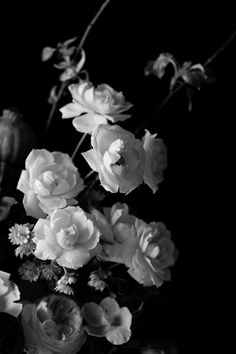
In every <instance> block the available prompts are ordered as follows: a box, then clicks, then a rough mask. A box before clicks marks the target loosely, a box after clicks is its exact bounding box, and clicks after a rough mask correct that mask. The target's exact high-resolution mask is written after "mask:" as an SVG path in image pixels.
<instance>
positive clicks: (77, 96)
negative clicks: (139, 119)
mask: <svg viewBox="0 0 236 354" xmlns="http://www.w3.org/2000/svg"><path fill="white" fill-rule="evenodd" d="M69 90H70V93H71V95H72V98H73V102H72V103H69V104H67V105H66V106H64V107H62V108H61V109H60V111H61V113H62V118H74V117H76V118H74V120H73V125H74V127H75V128H76V130H78V131H79V132H82V133H89V134H92V132H93V131H94V130H95V129H96V128H97V127H98V126H99V125H100V124H107V120H109V121H111V122H113V123H114V122H117V121H119V120H125V119H127V118H129V117H130V115H129V114H123V112H124V111H126V110H128V109H129V108H130V107H131V106H132V104H131V103H129V102H126V101H125V98H124V96H123V93H122V92H116V91H115V90H114V89H113V88H112V87H110V86H109V85H106V84H102V85H99V86H98V87H97V88H94V86H93V85H92V84H91V83H90V82H88V81H81V82H80V83H78V84H72V85H70V86H69Z"/></svg>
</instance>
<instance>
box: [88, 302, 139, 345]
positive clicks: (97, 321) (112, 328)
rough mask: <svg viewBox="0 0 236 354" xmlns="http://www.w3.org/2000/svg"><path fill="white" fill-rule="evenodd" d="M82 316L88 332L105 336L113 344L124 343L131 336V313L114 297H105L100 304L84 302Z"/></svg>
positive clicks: (96, 335)
mask: <svg viewBox="0 0 236 354" xmlns="http://www.w3.org/2000/svg"><path fill="white" fill-rule="evenodd" d="M82 316H83V317H84V319H85V321H86V322H87V325H86V327H85V329H86V331H87V332H88V334H90V335H91V336H95V337H106V339H107V340H108V341H109V342H110V343H112V344H115V345H119V344H123V343H126V342H127V341H128V340H129V338H130V336H131V330H130V326H131V322H132V315H131V313H130V311H129V309H128V308H127V307H121V308H120V306H119V304H118V303H117V301H116V300H115V299H112V298H110V297H106V298H105V299H103V300H102V301H101V302H100V304H99V305H98V304H96V303H95V302H88V303H85V304H84V306H83V307H82Z"/></svg>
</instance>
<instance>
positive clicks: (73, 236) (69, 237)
mask: <svg viewBox="0 0 236 354" xmlns="http://www.w3.org/2000/svg"><path fill="white" fill-rule="evenodd" d="M78 236H79V233H78V229H77V227H76V225H74V224H72V225H71V226H69V227H67V228H65V229H61V230H60V231H59V232H57V234H56V238H57V242H58V244H59V246H61V247H62V248H65V249H70V248H73V246H74V245H75V244H76V242H77V240H78Z"/></svg>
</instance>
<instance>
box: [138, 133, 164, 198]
mask: <svg viewBox="0 0 236 354" xmlns="http://www.w3.org/2000/svg"><path fill="white" fill-rule="evenodd" d="M156 135H157V134H153V135H152V134H150V132H149V131H148V130H146V133H145V135H144V137H143V139H142V141H143V148H144V151H145V170H144V183H146V184H147V185H148V186H149V187H150V188H151V189H152V191H153V193H155V192H156V191H157V189H158V184H159V183H160V182H161V181H162V180H163V170H164V169H165V168H166V167H167V149H166V146H165V145H164V143H163V140H162V139H158V138H156Z"/></svg>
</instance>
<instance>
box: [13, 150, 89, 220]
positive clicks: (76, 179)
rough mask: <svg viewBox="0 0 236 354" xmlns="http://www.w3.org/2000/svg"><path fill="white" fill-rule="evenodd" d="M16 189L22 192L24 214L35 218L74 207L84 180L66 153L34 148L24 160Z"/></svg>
mask: <svg viewBox="0 0 236 354" xmlns="http://www.w3.org/2000/svg"><path fill="white" fill-rule="evenodd" d="M25 168H26V169H25V170H23V171H22V173H21V176H20V179H19V181H18V185H17V189H19V190H20V191H21V192H23V193H24V194H25V195H24V199H23V204H24V207H25V210H26V213H27V215H29V216H33V217H35V218H37V219H39V218H40V217H45V216H46V215H47V214H51V213H52V212H53V210H55V209H59V208H64V207H66V206H67V205H74V204H76V200H75V199H74V197H76V196H77V194H78V193H79V192H81V191H82V190H83V181H82V179H81V177H80V175H79V173H78V170H77V168H76V167H75V166H74V164H73V162H72V159H71V158H70V156H69V155H68V154H64V153H62V152H58V151H56V152H52V153H51V152H49V151H47V150H45V149H33V150H32V151H31V152H30V154H29V155H28V157H27V159H26V161H25Z"/></svg>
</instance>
